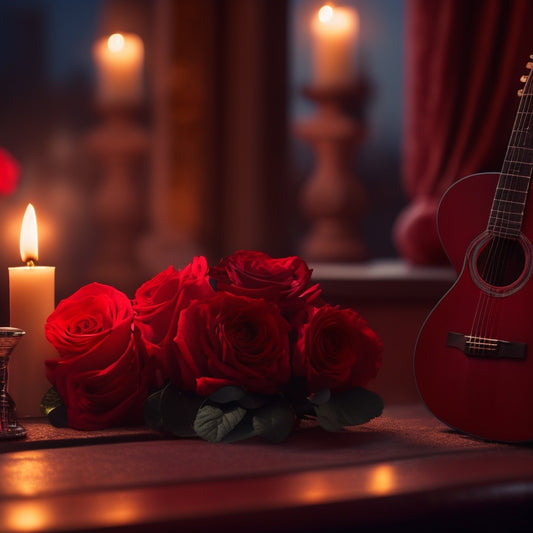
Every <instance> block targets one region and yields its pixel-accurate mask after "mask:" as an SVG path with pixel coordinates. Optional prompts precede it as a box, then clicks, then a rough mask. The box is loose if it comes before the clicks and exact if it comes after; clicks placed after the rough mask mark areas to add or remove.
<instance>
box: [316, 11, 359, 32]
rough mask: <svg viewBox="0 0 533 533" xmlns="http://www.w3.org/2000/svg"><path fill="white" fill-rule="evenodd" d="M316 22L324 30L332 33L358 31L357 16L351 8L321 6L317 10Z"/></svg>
mask: <svg viewBox="0 0 533 533" xmlns="http://www.w3.org/2000/svg"><path fill="white" fill-rule="evenodd" d="M318 22H319V25H321V26H322V27H324V28H328V29H330V30H331V31H334V32H342V33H346V32H351V31H358V29H359V15H358V14H357V11H356V10H355V9H352V8H345V7H335V8H334V7H332V6H330V5H329V4H326V5H323V6H322V7H321V8H320V9H319V10H318Z"/></svg>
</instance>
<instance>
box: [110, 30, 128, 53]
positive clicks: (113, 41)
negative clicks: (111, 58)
mask: <svg viewBox="0 0 533 533" xmlns="http://www.w3.org/2000/svg"><path fill="white" fill-rule="evenodd" d="M107 47H108V48H109V50H110V51H111V52H113V53H117V52H120V51H121V50H122V49H123V48H124V36H123V35H122V34H121V33H113V35H110V36H109V39H108V40H107Z"/></svg>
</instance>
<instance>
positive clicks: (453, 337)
mask: <svg viewBox="0 0 533 533" xmlns="http://www.w3.org/2000/svg"><path fill="white" fill-rule="evenodd" d="M446 346H450V347H451V348H458V349H459V350H461V351H462V352H463V353H464V354H465V355H467V356H468V357H476V358H485V359H516V360H524V359H525V358H526V355H527V344H526V343H525V342H509V341H502V340H499V339H490V338H487V337H477V336H474V335H462V334H461V333H455V332H454V331H450V332H449V333H448V340H447V342H446Z"/></svg>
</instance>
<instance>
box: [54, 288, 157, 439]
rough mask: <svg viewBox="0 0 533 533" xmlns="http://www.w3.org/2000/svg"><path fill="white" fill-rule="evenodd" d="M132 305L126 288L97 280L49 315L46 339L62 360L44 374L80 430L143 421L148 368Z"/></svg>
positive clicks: (73, 423) (74, 426)
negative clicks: (136, 333)
mask: <svg viewBox="0 0 533 533" xmlns="http://www.w3.org/2000/svg"><path fill="white" fill-rule="evenodd" d="M132 328H133V308H132V305H131V301H130V300H129V299H128V297H127V296H126V295H125V294H123V293H122V292H120V291H118V290H116V289H114V288H113V287H109V286H107V285H101V284H99V283H91V284H89V285H86V286H85V287H82V288H81V289H80V290H78V291H77V292H75V293H74V294H73V295H72V296H70V297H69V298H67V299H65V300H62V301H61V302H60V303H59V305H58V306H57V308H56V309H55V311H54V312H53V313H52V314H51V315H50V316H49V317H48V320H47V322H46V325H45V333H46V338H47V339H48V340H49V341H50V342H51V343H52V345H53V346H54V347H55V348H56V350H57V351H58V353H59V359H51V360H48V361H46V363H45V364H46V375H47V377H48V379H49V380H50V382H51V383H52V384H53V385H54V386H55V387H56V389H57V391H58V392H59V394H60V396H61V398H62V400H63V402H64V403H65V406H66V408H67V421H68V425H69V426H70V427H73V428H76V429H100V428H104V427H109V426H114V425H124V424H129V423H139V422H141V421H142V407H143V404H144V401H145V399H146V396H147V393H148V386H149V383H148V382H149V376H150V372H149V370H148V369H147V368H146V364H145V358H144V357H142V354H141V353H140V352H139V343H138V342H137V339H136V337H137V335H135V334H134V332H133V329H132Z"/></svg>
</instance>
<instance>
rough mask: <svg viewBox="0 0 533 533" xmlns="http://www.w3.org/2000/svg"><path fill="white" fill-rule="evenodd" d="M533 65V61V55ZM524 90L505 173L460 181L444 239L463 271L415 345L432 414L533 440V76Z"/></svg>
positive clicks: (447, 205) (441, 221)
mask: <svg viewBox="0 0 533 533" xmlns="http://www.w3.org/2000/svg"><path fill="white" fill-rule="evenodd" d="M531 58H532V59H533V55H532V56H531ZM527 66H528V68H529V69H530V74H529V76H527V77H526V76H524V77H523V79H522V81H525V82H526V83H525V86H524V89H523V90H522V91H520V92H521V96H522V97H521V99H520V104H519V108H518V113H517V115H516V118H515V122H514V126H513V131H512V134H511V138H510V141H509V146H508V148H507V153H506V156H505V161H504V163H503V166H502V171H501V173H500V174H474V175H472V176H468V177H466V178H464V179H462V180H460V181H458V182H456V183H455V184H453V185H452V186H451V187H450V188H449V189H448V190H447V192H446V193H445V195H444V196H443V198H442V200H441V203H440V205H439V210H438V215H437V223H438V228H439V236H440V238H441V241H442V244H443V246H444V248H445V250H446V252H447V254H448V257H449V259H450V261H451V263H452V265H453V266H454V267H455V269H456V271H457V272H458V273H459V275H458V278H457V281H456V282H455V283H454V285H453V286H452V288H451V289H450V290H449V291H448V292H447V293H446V294H445V296H444V297H443V298H442V299H441V300H440V302H439V303H438V304H437V305H436V307H435V308H434V309H433V310H432V311H431V313H430V314H429V316H428V317H427V319H426V321H425V323H424V325H423V326H422V328H421V330H420V333H419V336H418V339H417V343H416V348H415V356H414V371H415V379H416V383H417V387H418V390H419V392H420V395H421V397H422V399H423V400H424V402H425V404H426V405H427V407H428V408H429V409H430V411H432V412H433V414H434V415H435V416H436V417H437V418H439V419H440V420H442V421H443V422H445V423H446V424H448V425H449V426H451V427H452V428H454V429H457V430H460V431H462V432H465V433H468V434H470V435H474V436H477V437H480V438H482V439H487V440H495V441H503V442H524V441H531V440H533V280H532V279H531V278H532V275H533V245H532V241H533V208H531V209H527V208H526V207H527V200H528V193H529V187H530V182H531V178H532V171H533V76H532V75H531V68H532V66H533V63H531V62H530V63H528V65H527Z"/></svg>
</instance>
